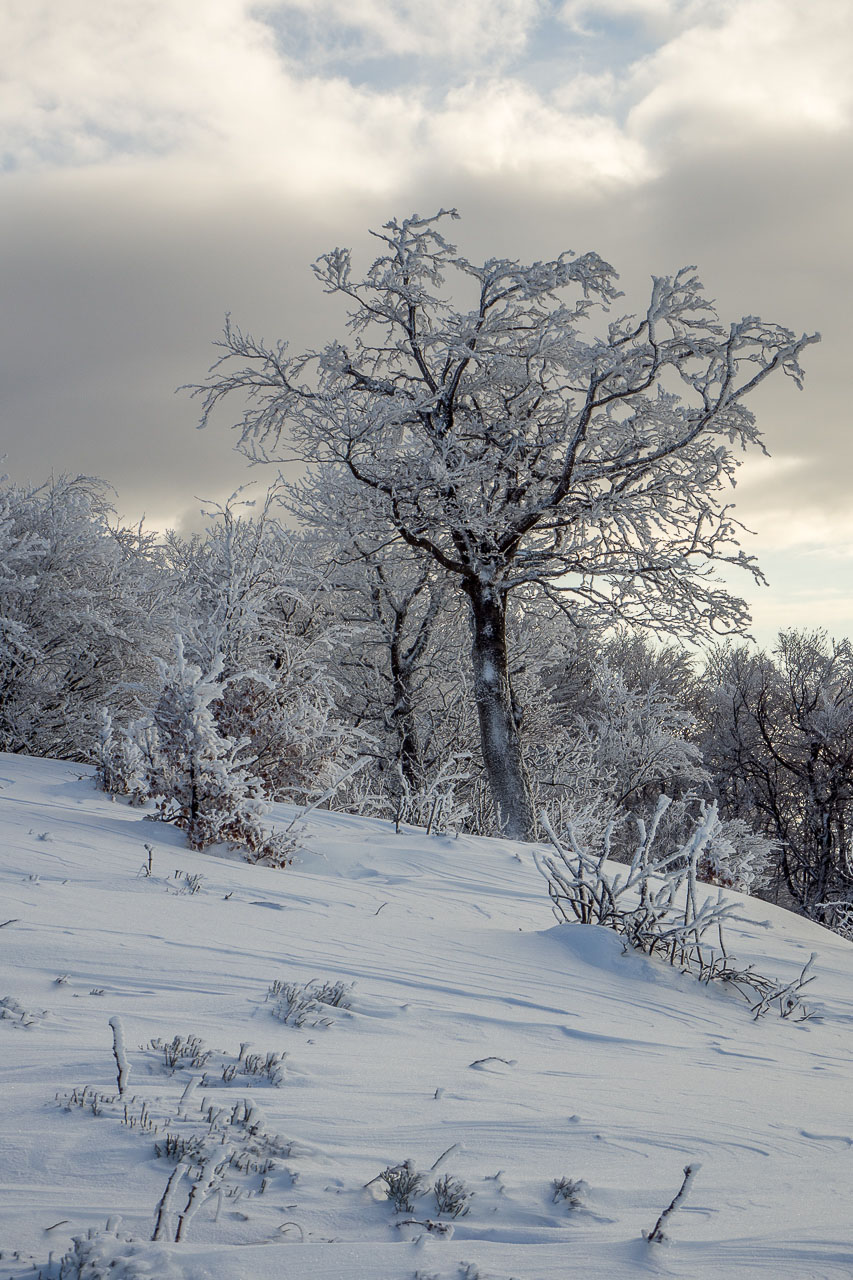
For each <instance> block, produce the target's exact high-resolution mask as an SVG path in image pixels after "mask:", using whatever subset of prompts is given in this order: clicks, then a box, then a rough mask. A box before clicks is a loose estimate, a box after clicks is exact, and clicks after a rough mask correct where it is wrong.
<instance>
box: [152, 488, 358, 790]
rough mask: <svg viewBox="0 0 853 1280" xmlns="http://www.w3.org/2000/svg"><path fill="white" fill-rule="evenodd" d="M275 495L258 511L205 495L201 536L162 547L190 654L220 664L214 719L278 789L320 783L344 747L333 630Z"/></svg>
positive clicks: (239, 500) (205, 664)
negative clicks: (333, 671)
mask: <svg viewBox="0 0 853 1280" xmlns="http://www.w3.org/2000/svg"><path fill="white" fill-rule="evenodd" d="M276 505H277V491H276V488H275V487H274V488H273V489H272V490H270V491H269V492H268V493H267V494H266V496H265V498H264V500H263V502H262V503H261V505H260V508H259V510H258V512H257V514H253V512H252V506H253V504H252V503H251V502H248V501H247V500H245V499H244V498H243V497H242V496H241V493H240V492H238V493H236V494H233V495H232V497H231V498H230V499H229V500H228V501H227V502H226V503H225V504H224V505H216V504H213V505H211V507H210V509H209V510H208V512H207V514H208V516H209V517H210V518H211V524H210V525H209V527H208V528H207V530H206V532H205V534H204V535H203V536H202V535H198V536H196V537H194V538H192V539H190V540H189V541H186V540H182V539H180V538H177V537H175V536H174V535H172V536H170V537H169V539H168V542H167V546H166V555H167V557H168V560H169V563H170V566H171V569H172V572H173V573H174V575H175V578H176V581H177V584H178V590H179V593H180V594H181V596H182V599H183V601H184V606H183V607H184V613H185V621H184V624H183V630H184V647H185V650H186V652H187V654H188V656H190V657H191V658H192V659H193V660H194V661H195V662H197V663H198V664H199V665H200V666H201V667H202V668H203V669H209V668H210V667H211V665H212V664H213V663H214V662H221V665H222V688H221V692H220V695H219V698H218V700H217V701H216V704H215V708H214V712H215V716H216V720H217V724H218V725H219V728H220V730H221V731H222V732H223V733H224V734H225V735H226V736H227V737H233V738H235V739H241V740H242V743H243V745H242V748H241V753H240V759H241V764H242V765H243V766H244V767H245V768H247V769H249V770H250V771H251V772H252V773H256V774H258V775H259V776H260V777H262V778H263V781H264V785H265V787H266V789H267V791H268V793H269V794H270V795H272V796H275V797H276V798H284V797H292V796H294V795H301V794H303V793H304V792H306V791H310V790H312V789H313V788H315V787H317V786H318V785H319V786H320V789H322V787H323V786H324V785H326V784H327V783H328V782H329V781H330V780H331V773H330V770H332V768H333V765H334V762H335V761H336V760H337V759H338V757H339V756H341V755H342V754H343V755H346V753H347V749H348V748H347V735H346V734H344V733H343V731H342V726H341V724H340V722H339V721H338V720H337V719H336V717H335V715H334V689H333V680H332V677H331V675H330V672H329V652H330V649H331V647H332V645H333V644H334V642H335V637H334V636H333V634H332V628H331V623H330V620H329V618H328V616H327V614H326V612H325V611H324V609H323V604H322V600H321V599H319V598H318V597H320V596H322V595H323V589H322V583H321V582H320V579H319V577H318V574H317V573H316V572H315V571H314V569H313V567H312V566H310V564H309V563H308V562H307V557H306V556H305V555H304V554H303V551H302V545H301V540H300V539H299V537H298V536H297V535H295V534H294V533H293V531H292V530H288V529H286V528H285V527H284V526H283V525H282V524H281V522H280V521H279V520H278V519H277V518H276ZM350 736H351V735H350Z"/></svg>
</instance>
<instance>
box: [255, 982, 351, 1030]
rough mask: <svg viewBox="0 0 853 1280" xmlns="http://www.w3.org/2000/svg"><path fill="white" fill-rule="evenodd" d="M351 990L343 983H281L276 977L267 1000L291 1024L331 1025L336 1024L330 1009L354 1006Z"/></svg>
mask: <svg viewBox="0 0 853 1280" xmlns="http://www.w3.org/2000/svg"><path fill="white" fill-rule="evenodd" d="M351 990H352V987H351V986H347V985H346V983H343V982H317V981H313V982H305V983H299V982H281V981H279V979H278V978H276V979H275V981H274V982H272V983H270V988H269V991H268V992H267V1000H269V1001H271V1002H272V1008H271V1010H270V1012H271V1013H272V1015H273V1017H274V1018H278V1020H279V1022H284V1023H287V1024H288V1025H289V1026H291V1027H305V1026H309V1027H328V1026H330V1025H331V1023H332V1018H331V1016H330V1010H332V1009H349V1008H350V999H349V996H350V992H351Z"/></svg>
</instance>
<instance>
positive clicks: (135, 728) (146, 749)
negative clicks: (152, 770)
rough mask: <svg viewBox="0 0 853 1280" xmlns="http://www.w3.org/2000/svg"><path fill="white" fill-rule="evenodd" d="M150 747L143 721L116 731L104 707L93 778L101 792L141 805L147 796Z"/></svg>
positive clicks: (151, 743)
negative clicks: (123, 797)
mask: <svg viewBox="0 0 853 1280" xmlns="http://www.w3.org/2000/svg"><path fill="white" fill-rule="evenodd" d="M152 745H153V742H152V738H151V733H150V730H149V729H148V727H147V726H146V725H145V723H144V722H139V723H135V724H131V725H129V726H127V727H124V726H120V727H118V728H116V727H115V726H114V724H113V720H112V716H111V715H110V713H109V711H108V710H107V709H106V708H103V709H102V711H101V733H100V740H99V742H98V749H97V756H96V758H95V766H96V774H95V776H96V779H97V782H98V785H99V786H100V788H101V790H102V791H106V792H107V794H108V795H111V796H125V797H126V798H127V799H128V800H129V801H130V803H131V804H144V803H145V801H146V800H147V799H148V798H149V795H150V792H149V781H148V773H149V764H150V760H151V748H152Z"/></svg>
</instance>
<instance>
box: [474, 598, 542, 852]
mask: <svg viewBox="0 0 853 1280" xmlns="http://www.w3.org/2000/svg"><path fill="white" fill-rule="evenodd" d="M466 592H467V595H468V598H469V600H470V603H471V662H472V666H473V670H474V699H475V701H476V704H477V715H478V717H479V721H480V743H481V747H482V751H483V762H484V764H485V766H486V777H487V779H488V782H489V788H490V790H491V793H492V800H493V801H494V806H495V814H496V817H497V821H498V827H499V829H500V833H501V835H502V836H507V837H509V838H510V839H512V840H533V839H534V838H535V833H536V820H535V816H534V813H533V800H532V797H531V794H530V784H529V782H528V779H527V773H526V771H525V768H524V760H523V759H522V754H521V741H520V737H519V726H518V717H517V715H516V712H515V709H514V706H513V698H512V688H511V685H510V679H509V664H508V661H507V647H506V599H505V597H501V596H499V595H498V594H497V593H496V592H494V591H492V590H490V589H489V588H488V587H486V586H483V585H482V584H480V583H479V582H473V583H468V584H467V585H466Z"/></svg>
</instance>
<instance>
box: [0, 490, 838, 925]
mask: <svg viewBox="0 0 853 1280" xmlns="http://www.w3.org/2000/svg"><path fill="white" fill-rule="evenodd" d="M284 497H286V494H285V493H282V492H281V491H279V490H277V489H275V488H274V489H273V490H272V491H270V493H268V494H267V495H266V497H265V498H263V499H261V500H260V501H259V502H258V504H257V505H254V506H253V505H251V504H249V503H248V502H247V501H245V500H244V495H242V494H238V495H235V496H234V498H232V499H231V500H230V501H229V502H228V503H226V504H225V505H224V506H219V507H212V508H211V509H210V510H209V511H208V512H207V516H208V525H207V528H206V531H205V532H204V533H203V534H195V535H192V536H189V537H181V536H179V535H178V534H175V533H169V534H167V535H166V536H164V537H159V536H155V535H154V534H153V533H152V532H150V531H147V530H145V528H144V527H143V526H128V525H125V524H122V523H121V522H120V521H119V520H118V519H117V518H116V515H115V512H114V509H113V505H112V498H111V492H110V490H109V488H108V486H107V485H106V484H105V483H104V482H102V481H99V480H94V479H91V478H86V477H77V478H60V479H58V480H52V481H50V482H48V483H46V484H43V485H37V486H27V485H16V484H13V483H11V482H9V481H4V482H3V483H2V486H0V566H2V568H0V749H2V750H5V751H9V752H22V753H27V754H31V755H43V756H54V757H59V758H62V759H67V760H71V761H81V762H88V763H93V764H95V765H96V766H97V767H98V769H99V771H100V774H101V777H102V779H103V780H104V782H105V784H106V785H107V786H108V789H110V790H112V791H114V792H117V793H119V794H125V795H126V796H127V797H128V798H129V799H130V800H131V801H133V800H142V799H148V798H152V797H153V798H155V799H157V800H158V802H159V804H160V806H161V816H163V817H166V818H171V819H172V820H175V821H178V822H179V823H180V824H181V825H183V826H184V827H185V828H187V830H188V834H189V835H190V838H191V839H193V840H194V843H196V844H197V845H198V846H199V847H204V846H205V845H206V844H208V843H211V842H212V841H214V840H218V839H226V840H227V839H233V840H235V841H237V842H238V843H244V844H246V845H247V846H248V848H249V849H250V851H251V853H252V855H253V856H255V857H257V858H258V859H259V860H265V861H271V862H276V861H278V862H280V863H284V862H286V860H287V848H286V846H285V845H281V844H278V845H277V844H276V842H275V840H270V838H269V836H268V834H266V833H265V829H264V827H263V824H262V823H261V822H260V816H261V815H262V811H263V804H264V802H265V801H267V800H287V801H292V802H295V803H297V804H307V803H310V802H312V801H314V800H316V799H317V798H318V797H319V796H321V795H322V794H324V793H325V792H327V791H328V792H330V793H331V794H330V797H329V799H328V800H327V801H326V803H328V804H329V805H330V806H331V807H334V808H340V809H342V810H346V811H348V812H354V813H361V814H369V815H374V816H379V817H383V818H386V819H390V820H393V821H396V822H398V823H400V824H414V825H418V826H423V827H428V828H430V829H431V830H433V831H444V832H454V831H466V832H472V833H475V834H480V835H494V834H499V829H500V824H499V822H498V821H497V817H496V814H495V810H494V805H493V800H492V796H491V793H490V789H489V786H488V782H487V775H486V770H485V768H484V763H483V758H482V747H481V742H482V739H481V734H480V727H479V726H478V723H477V711H476V701H475V698H474V695H473V689H472V681H473V679H474V676H473V674H472V667H471V663H470V658H469V654H470V649H471V623H470V609H469V607H468V602H467V600H466V599H465V596H464V593H463V592H462V591H461V590H460V589H459V587H458V586H457V585H455V584H454V583H453V582H452V580H449V579H448V578H447V576H446V575H445V576H442V575H440V574H439V573H437V572H436V570H435V566H434V563H433V562H432V561H431V560H430V558H429V557H428V556H424V555H421V554H419V553H418V551H417V549H416V548H412V547H411V546H408V545H406V544H404V543H401V542H399V541H393V540H392V541H389V542H388V543H387V544H386V545H385V546H377V545H376V544H375V542H369V541H362V540H360V538H359V535H358V533H357V531H355V530H354V529H353V528H352V527H349V526H348V525H347V523H346V521H340V520H339V521H331V520H330V521H327V522H326V524H325V527H321V526H320V525H319V524H318V525H317V526H316V527H314V528H305V529H299V530H295V529H294V527H293V522H292V520H290V518H289V517H288V514H287V511H286V510H285V509H284V508H283V506H282V500H283V498H284ZM508 628H509V631H510V635H511V645H510V649H509V651H510V653H511V655H512V656H511V664H512V669H511V672H510V676H511V687H512V692H513V705H514V708H515V710H514V714H515V715H516V716H517V724H518V731H519V735H520V740H521V743H522V750H523V762H524V769H525V773H526V777H527V782H528V785H529V788H530V794H531V797H532V803H533V807H534V809H535V811H536V812H537V813H538V812H540V811H545V812H546V813H547V815H548V817H549V819H550V822H551V824H552V826H553V827H554V828H555V830H557V831H558V832H565V831H567V830H568V829H569V828H570V829H571V831H572V833H573V838H574V839H576V840H579V841H582V842H584V843H585V844H586V846H587V847H590V848H595V847H599V846H600V845H601V842H602V839H603V833H604V832H605V830H607V829H609V830H610V832H611V846H612V847H614V848H616V849H617V850H621V852H622V853H623V855H624V856H629V855H630V852H631V849H632V842H633V841H635V840H636V834H635V833H636V830H637V823H638V822H642V821H643V819H644V817H647V816H648V815H649V814H650V813H651V812H652V811H653V810H654V809H655V806H656V803H657V800H658V797H659V796H660V795H661V794H666V795H667V796H669V797H670V798H671V800H672V804H671V805H670V806H669V808H668V809H667V814H666V822H667V824H668V832H667V836H668V838H670V839H671V840H672V841H673V842H675V841H677V840H678V839H679V838H680V836H681V835H682V833H683V832H684V831H685V830H686V829H687V828H688V827H689V826H690V824H691V823H693V822H694V821H695V818H696V815H697V813H698V812H699V811H700V809H701V808H702V807H703V806H708V805H709V804H710V803H712V802H714V801H716V802H717V803H718V806H719V816H720V821H719V823H718V827H717V831H716V835H715V838H714V840H713V841H711V843H710V844H709V846H708V849H707V850H706V854H705V857H704V866H703V874H704V876H705V877H706V878H707V879H708V880H712V881H715V882H717V883H721V884H726V885H731V886H734V887H737V888H741V889H746V890H748V891H751V892H757V893H760V894H761V895H762V896H766V897H768V898H770V899H772V900H775V901H778V902H780V903H782V904H783V905H786V906H790V907H792V908H794V909H795V910H798V911H800V912H802V913H803V914H805V915H807V916H809V917H811V918H812V919H815V920H817V921H819V922H821V923H824V924H826V925H828V926H829V927H831V928H835V929H837V930H839V931H841V932H846V933H848V934H849V933H850V932H851V919H853V867H851V838H852V837H853V651H851V646H850V643H849V641H847V640H832V639H830V638H829V637H828V636H827V635H826V634H825V633H823V632H821V631H796V630H789V631H784V632H782V633H780V635H779V638H778V641H777V643H776V645H775V646H774V647H773V649H772V651H770V652H766V651H762V650H760V649H759V648H757V647H756V646H755V645H753V644H751V643H748V642H746V641H743V640H737V639H733V640H732V639H730V640H727V641H725V642H722V643H719V644H717V645H715V646H706V647H705V648H704V650H702V651H700V650H698V649H697V648H695V647H687V646H685V645H684V644H682V643H680V642H679V641H677V640H674V639H669V640H667V639H663V640H655V639H654V638H653V637H652V636H651V635H650V634H648V633H647V632H646V631H644V630H643V629H641V628H638V627H636V626H635V627H628V626H624V625H623V626H614V625H612V624H608V623H607V622H606V620H602V621H601V622H600V624H599V625H594V624H593V623H591V622H590V621H588V620H586V621H585V622H584V625H582V626H579V625H576V624H574V623H572V621H571V620H570V619H569V618H568V617H567V615H566V613H565V612H564V611H563V610H562V609H560V608H559V607H558V606H556V605H555V604H553V603H552V602H550V601H549V600H548V598H547V597H546V596H542V595H539V596H533V595H531V596H529V597H528V596H525V594H524V593H523V592H518V593H517V594H516V595H515V596H514V598H513V600H512V602H511V607H510V610H509V615H508ZM182 753H183V754H182ZM179 759H180V761H182V764H181V768H182V769H183V773H182V774H181V777H182V778H183V780H184V781H183V783H182V784H181V785H183V786H184V792H181V789H180V785H179V780H178V775H177V773H176V767H177V766H176V761H178V760H179ZM188 760H190V761H192V769H190V771H189V772H188V771H187V761H188ZM193 770H195V771H196V772H195V773H193ZM199 788H201V789H199ZM204 788H206V791H205V790H204ZM212 796H213V797H214V802H213V803H211V797H212ZM205 803H206V804H207V808H206V810H205V812H202V810H204V809H205ZM193 806H195V808H196V812H195V813H193V812H192V809H193ZM193 821H195V824H196V825H195V826H193V825H192V823H193Z"/></svg>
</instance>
